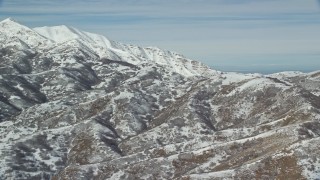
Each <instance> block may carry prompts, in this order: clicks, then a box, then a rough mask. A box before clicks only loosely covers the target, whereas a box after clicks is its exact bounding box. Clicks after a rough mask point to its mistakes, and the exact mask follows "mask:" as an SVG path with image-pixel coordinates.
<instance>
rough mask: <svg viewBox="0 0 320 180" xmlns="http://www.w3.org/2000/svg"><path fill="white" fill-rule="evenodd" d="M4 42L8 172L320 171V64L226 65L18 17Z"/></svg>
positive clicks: (105, 175) (255, 175) (235, 174)
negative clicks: (293, 67)
mask: <svg viewBox="0 0 320 180" xmlns="http://www.w3.org/2000/svg"><path fill="white" fill-rule="evenodd" d="M0 45H1V46H0V149H1V151H0V179H55V180H58V179H319V178H320V157H319V154H320V148H319V147H320V137H319V136H320V72H313V73H300V72H283V73H277V74H271V75H260V74H238V73H224V72H218V71H215V70H212V69H210V68H208V67H207V66H205V65H204V64H202V63H200V62H197V61H192V60H190V59H187V58H185V57H184V56H182V55H180V54H178V53H174V52H170V51H165V50H161V49H158V48H153V47H149V48H142V47H138V46H133V45H126V44H122V43H118V42H114V41H111V40H109V39H107V38H105V37H103V36H100V35H96V34H92V33H88V32H83V31H80V30H77V29H75V28H71V27H66V26H56V27H40V28H34V29H30V28H28V27H25V26H23V25H21V24H19V23H17V22H15V21H14V20H12V19H6V20H4V21H2V22H0Z"/></svg>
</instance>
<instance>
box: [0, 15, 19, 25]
mask: <svg viewBox="0 0 320 180" xmlns="http://www.w3.org/2000/svg"><path fill="white" fill-rule="evenodd" d="M0 23H16V24H19V23H18V22H17V21H16V20H15V19H13V18H11V17H9V18H7V19H5V20H3V21H1V22H0Z"/></svg>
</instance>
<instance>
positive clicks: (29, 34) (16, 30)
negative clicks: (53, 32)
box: [0, 18, 50, 48]
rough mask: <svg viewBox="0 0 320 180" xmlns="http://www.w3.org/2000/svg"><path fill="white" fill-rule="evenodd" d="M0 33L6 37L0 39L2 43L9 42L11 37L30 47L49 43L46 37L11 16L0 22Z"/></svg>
mask: <svg viewBox="0 0 320 180" xmlns="http://www.w3.org/2000/svg"><path fill="white" fill-rule="evenodd" d="M0 34H2V36H6V38H2V39H1V40H0V41H1V42H2V43H8V42H11V41H12V40H13V39H19V40H21V41H23V42H24V43H26V44H28V45H29V46H30V47H32V48H35V47H38V46H40V45H43V46H46V45H48V43H50V41H49V40H47V38H45V37H43V36H41V35H40V34H38V33H37V32H35V31H33V30H32V29H30V28H28V27H27V26H24V25H22V24H20V23H18V22H17V21H16V20H14V19H12V18H7V19H5V20H3V21H1V22H0Z"/></svg>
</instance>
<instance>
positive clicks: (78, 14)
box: [0, 0, 320, 72]
mask: <svg viewBox="0 0 320 180" xmlns="http://www.w3.org/2000/svg"><path fill="white" fill-rule="evenodd" d="M7 17H13V18H14V19H16V20H18V21H19V22H21V23H22V24H25V25H27V26H29V27H36V26H50V25H60V24H65V25H69V26H73V27H76V28H79V29H82V30H86V31H90V32H95V33H99V34H103V35H105V36H107V37H109V38H110V39H113V40H116V41H120V42H125V43H130V44H137V45H142V46H158V47H160V48H163V49H168V50H174V51H177V52H180V53H182V54H184V55H185V56H187V57H189V58H192V59H195V60H199V61H202V62H204V63H206V64H208V65H210V66H212V67H213V68H218V69H222V70H237V71H255V70H256V71H260V72H262V71H270V72H271V71H278V70H302V71H310V70H320V6H319V1H317V0H90V1H83V0H50V1H49V0H24V1H22V0H2V1H1V0H0V19H5V18H7Z"/></svg>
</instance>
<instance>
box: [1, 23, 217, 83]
mask: <svg viewBox="0 0 320 180" xmlns="http://www.w3.org/2000/svg"><path fill="white" fill-rule="evenodd" d="M0 36H1V37H2V36H6V37H3V38H1V41H3V42H2V44H9V42H10V43H11V44H13V45H14V44H15V42H17V41H22V42H24V43H25V44H26V45H28V46H29V47H30V48H32V50H34V51H40V52H46V51H48V50H50V52H51V53H54V52H52V51H54V50H55V49H57V50H59V51H58V52H59V53H60V52H62V51H63V52H71V51H72V52H76V51H81V50H84V51H86V52H92V53H93V54H96V55H97V56H98V57H99V58H100V59H111V60H116V61H122V62H127V63H130V64H134V65H140V64H146V63H147V64H157V65H161V66H164V67H166V68H168V69H170V70H171V71H172V72H176V73H179V74H181V75H184V76H188V77H190V76H203V75H205V76H211V75H215V74H216V71H213V70H211V69H210V68H209V67H207V66H205V65H204V64H202V63H200V62H197V61H192V60H190V59H187V58H185V57H183V56H182V55H179V54H177V53H174V52H171V51H166V50H161V49H159V48H143V47H139V46H135V45H127V44H123V43H118V42H115V41H112V40H109V39H108V38H106V37H105V36H102V35H98V34H94V33H89V32H85V31H81V30H78V29H76V28H73V27H68V26H65V25H60V26H52V27H48V26H45V27H36V28H33V29H30V28H28V27H26V26H23V25H21V24H19V23H17V22H16V21H15V20H13V19H11V18H8V19H5V20H4V21H2V22H1V25H0ZM14 39H18V40H14ZM12 41H14V42H13V43H12ZM16 44H17V43H16ZM20 44H21V43H18V45H17V46H21V45H20ZM68 49H69V50H68ZM71 49H72V50H71ZM58 52H57V53H58ZM92 53H91V54H92Z"/></svg>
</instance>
